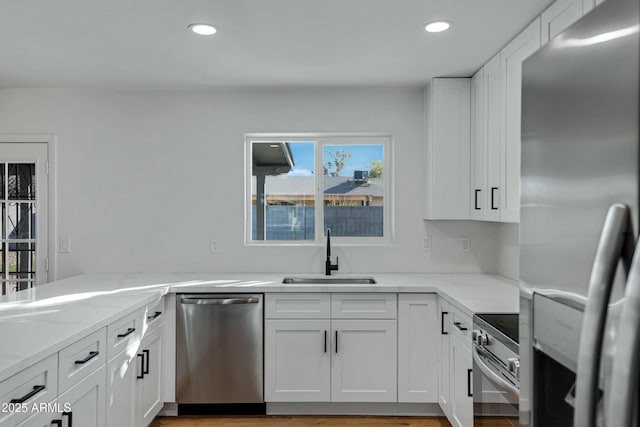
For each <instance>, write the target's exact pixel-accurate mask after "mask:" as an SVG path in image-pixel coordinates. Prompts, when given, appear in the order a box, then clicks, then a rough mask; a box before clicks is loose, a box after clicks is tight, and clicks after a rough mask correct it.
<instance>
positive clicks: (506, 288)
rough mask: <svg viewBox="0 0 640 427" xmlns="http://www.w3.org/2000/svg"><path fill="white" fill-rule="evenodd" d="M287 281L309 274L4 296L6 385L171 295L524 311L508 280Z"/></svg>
mask: <svg viewBox="0 0 640 427" xmlns="http://www.w3.org/2000/svg"><path fill="white" fill-rule="evenodd" d="M285 276H296V277H300V276H305V275H298V274H295V275H291V274H277V273H264V274H263V273H247V274H244V273H229V274H225V273H210V274H207V273H174V274H88V275H81V276H75V277H71V278H68V279H63V280H59V281H56V282H51V283H48V284H46V285H40V286H37V287H35V288H33V289H29V290H26V291H22V292H18V293H17V294H12V295H7V296H3V297H0V381H2V380H3V379H5V378H8V377H9V376H11V375H13V374H15V373H17V372H19V371H20V370H22V369H24V368H26V367H27V366H30V365H31V364H33V363H35V362H37V361H39V360H40V359H42V358H44V357H46V356H47V355H50V354H52V353H54V352H56V351H59V350H61V349H62V348H64V347H66V346H67V345H69V344H71V343H73V342H74V341H76V340H78V339H80V338H82V337H83V336H85V335H87V334H89V333H91V332H93V331H95V330H98V329H100V328H102V327H104V326H106V325H107V324H109V323H111V322H113V321H114V320H116V319H118V318H120V317H122V316H124V315H126V314H128V313H130V312H132V311H134V310H137V309H138V308H140V307H143V306H144V305H146V304H149V303H152V302H153V301H158V300H159V299H160V298H162V297H163V296H164V295H166V294H167V293H172V292H174V293H183V292H185V293H195V292H228V293H240V292H242V293H247V292H259V293H265V292H394V293H395V292H400V293H407V292H434V293H438V294H439V295H440V296H442V297H443V298H445V299H447V300H448V301H449V302H451V303H453V304H455V305H456V306H457V307H458V308H460V309H461V310H463V311H465V312H467V313H468V314H469V315H473V314H474V313H517V312H518V310H519V309H518V306H519V301H518V295H519V289H518V285H517V282H515V281H512V280H509V279H506V278H503V277H501V276H493V275H484V274H373V275H353V276H367V277H369V276H372V277H375V279H376V281H377V284H375V285H344V284H335V285H322V286H318V285H284V284H282V283H281V282H282V278H283V277H285ZM351 276H352V275H340V274H338V275H336V276H335V277H337V278H339V277H351ZM305 277H319V276H317V275H315V276H311V275H310V276H305Z"/></svg>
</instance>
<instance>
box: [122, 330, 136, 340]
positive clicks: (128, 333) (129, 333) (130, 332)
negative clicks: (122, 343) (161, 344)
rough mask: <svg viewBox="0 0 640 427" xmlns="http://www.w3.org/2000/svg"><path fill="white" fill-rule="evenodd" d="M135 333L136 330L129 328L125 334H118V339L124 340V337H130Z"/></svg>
mask: <svg viewBox="0 0 640 427" xmlns="http://www.w3.org/2000/svg"><path fill="white" fill-rule="evenodd" d="M135 331H136V328H129V329H127V332H125V333H124V334H118V338H124V337H126V336H128V335H131V334H132V333H134V332H135Z"/></svg>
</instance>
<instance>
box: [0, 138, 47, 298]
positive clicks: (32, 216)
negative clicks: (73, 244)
mask: <svg viewBox="0 0 640 427" xmlns="http://www.w3.org/2000/svg"><path fill="white" fill-rule="evenodd" d="M47 185H48V181H47V144H46V143H0V204H1V211H2V218H1V220H2V224H1V228H2V241H1V246H0V255H1V256H0V290H1V294H2V295H6V294H10V293H14V292H17V291H19V290H23V289H28V288H31V287H33V286H34V285H36V284H38V283H45V282H46V281H47V270H48V268H47V267H48V266H47V265H46V264H47Z"/></svg>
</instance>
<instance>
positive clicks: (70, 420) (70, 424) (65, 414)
mask: <svg viewBox="0 0 640 427" xmlns="http://www.w3.org/2000/svg"><path fill="white" fill-rule="evenodd" d="M62 416H63V417H69V423H68V424H67V427H73V412H63V413H62Z"/></svg>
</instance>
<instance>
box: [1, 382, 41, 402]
mask: <svg viewBox="0 0 640 427" xmlns="http://www.w3.org/2000/svg"><path fill="white" fill-rule="evenodd" d="M45 388H46V387H45V386H43V385H34V386H33V390H31V391H30V392H29V393H27V394H25V395H24V396H22V397H21V398H19V399H11V401H10V402H9V403H24V402H25V401H27V400H28V399H30V398H32V397H33V396H35V395H36V394H38V393H40V392H41V391H42V390H44V389H45Z"/></svg>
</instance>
